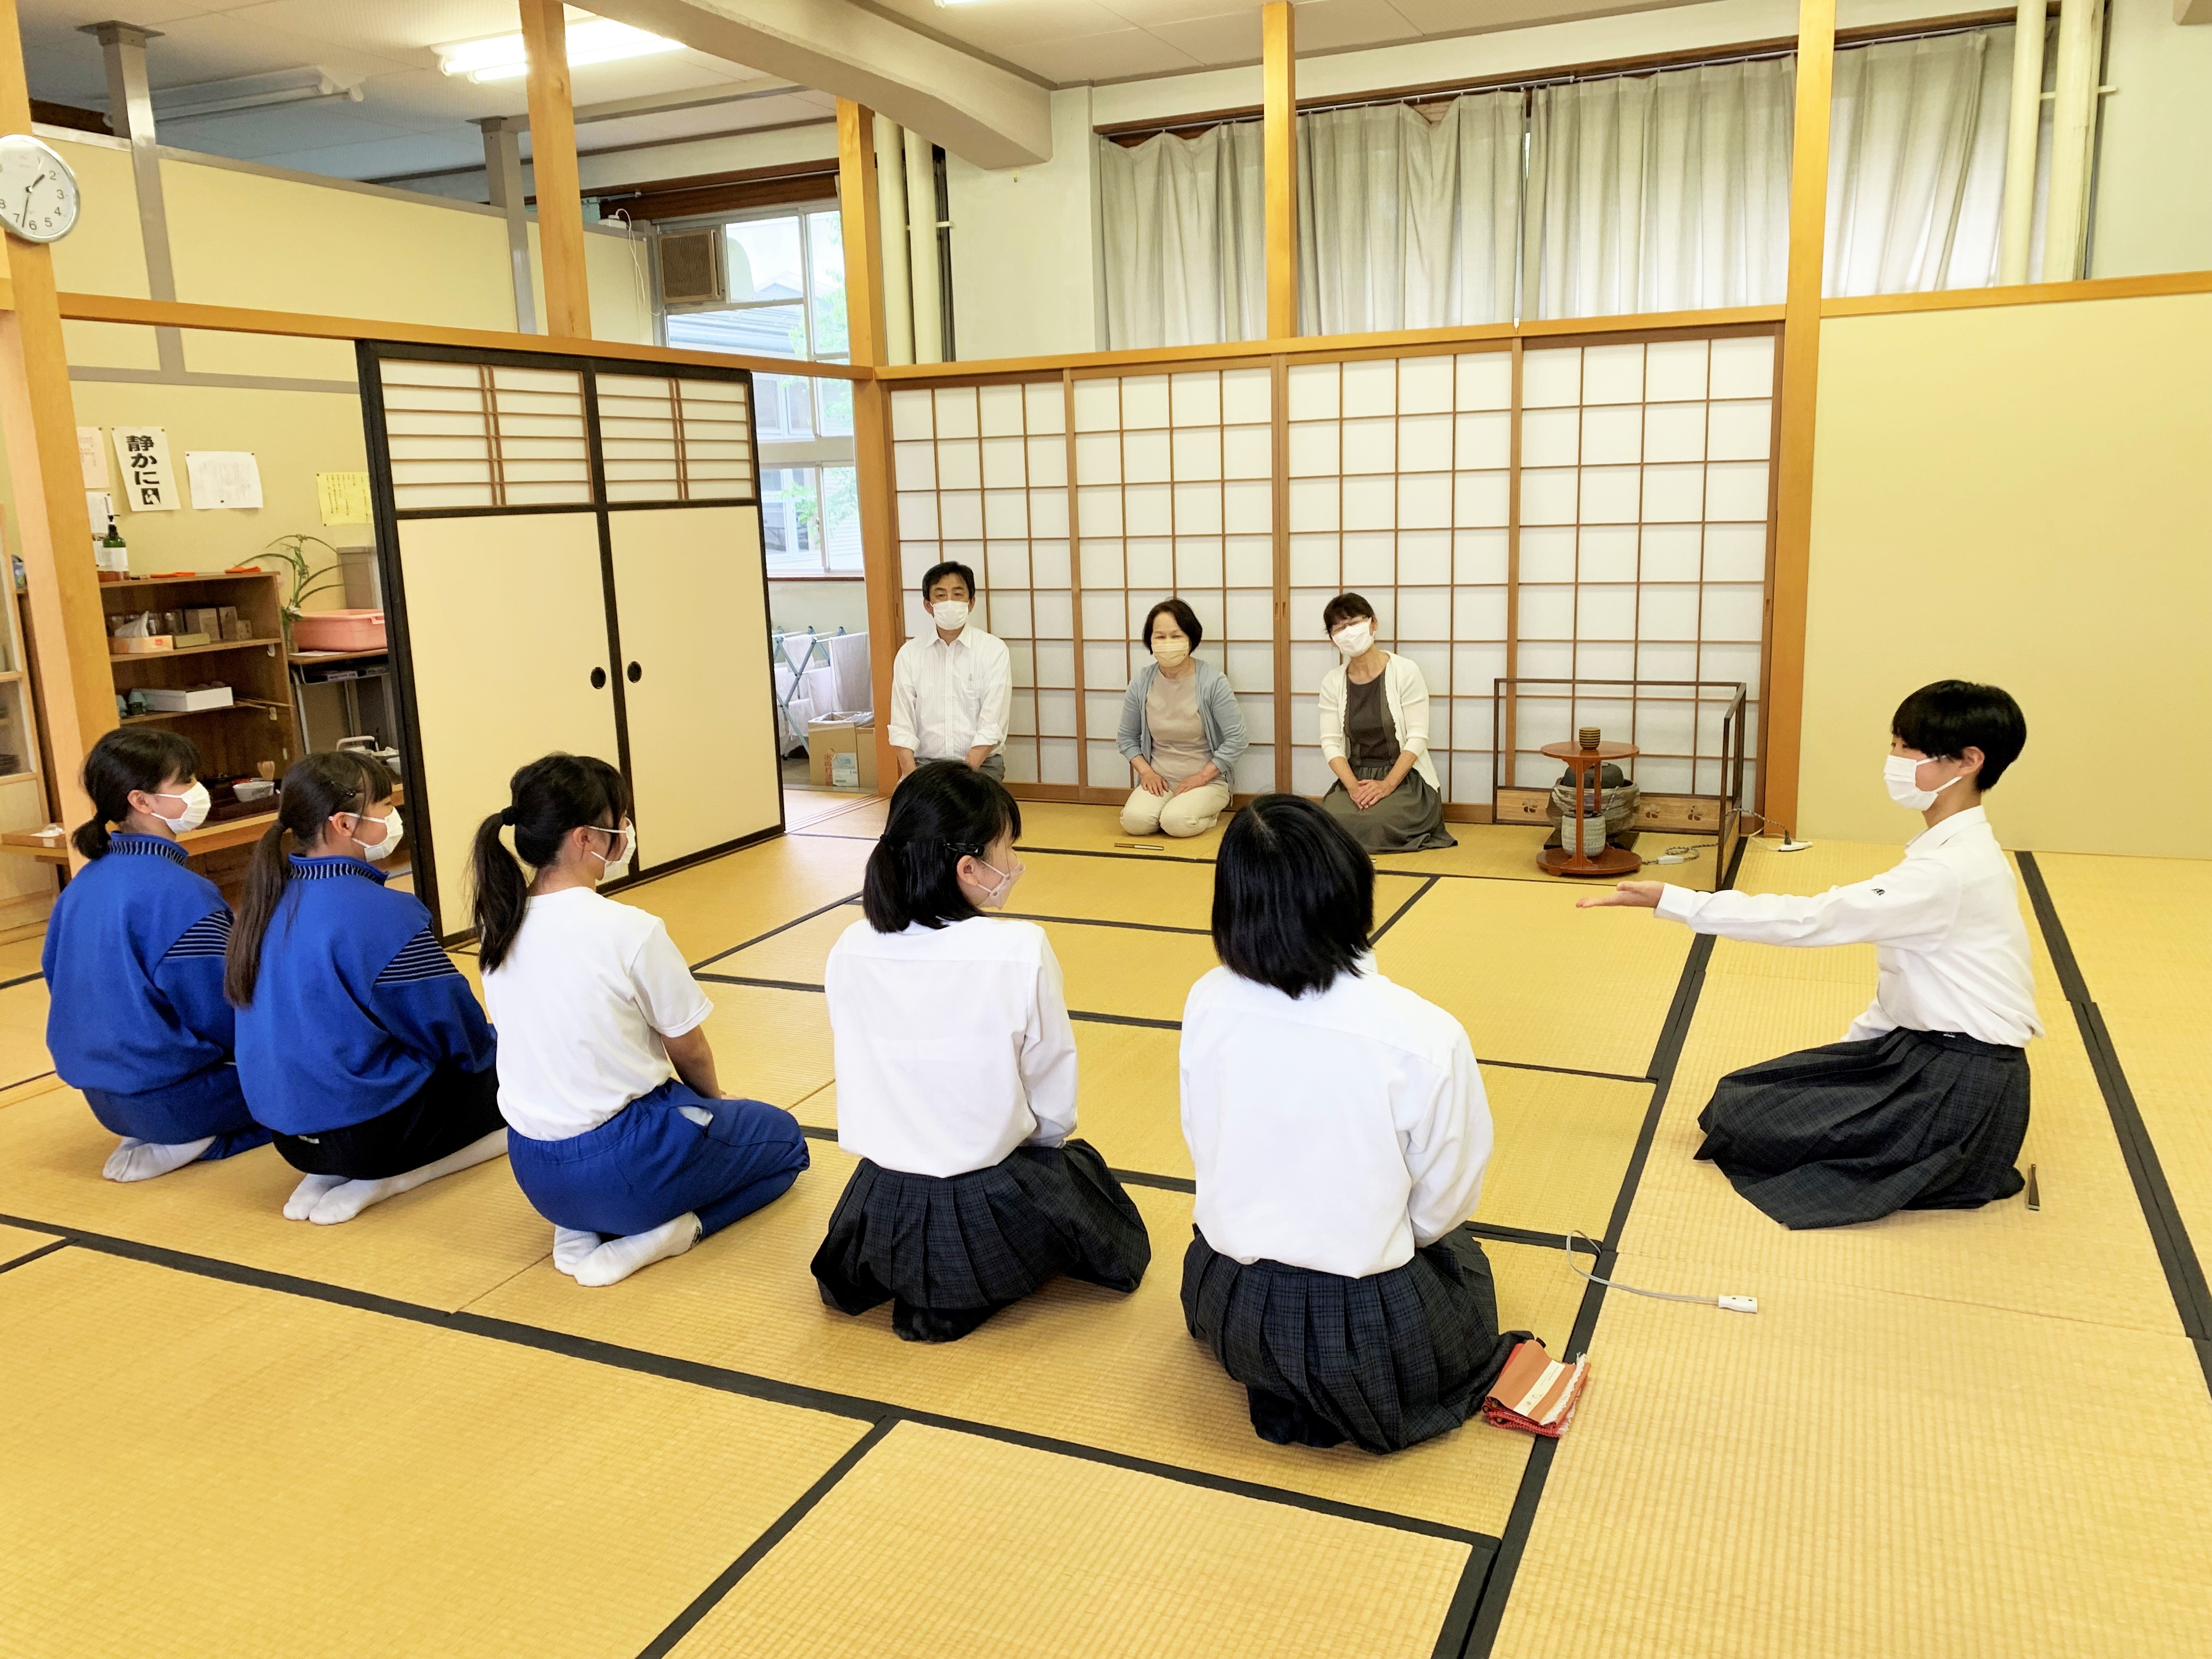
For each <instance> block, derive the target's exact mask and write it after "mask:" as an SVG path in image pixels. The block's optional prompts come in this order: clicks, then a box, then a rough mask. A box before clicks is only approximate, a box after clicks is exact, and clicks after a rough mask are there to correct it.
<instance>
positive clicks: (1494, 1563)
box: [1434, 841, 1750, 1659]
mask: <svg viewBox="0 0 2212 1659" xmlns="http://www.w3.org/2000/svg"><path fill="white" fill-rule="evenodd" d="M1749 845H1750V843H1749V842H1747V841H1740V842H1737V843H1736V848H1735V855H1734V856H1733V857H1732V858H1730V859H1729V866H1728V869H1727V871H1726V872H1725V873H1724V874H1723V877H1722V879H1721V887H1722V888H1723V890H1725V889H1728V888H1731V887H1734V886H1735V878H1736V874H1737V872H1739V871H1740V870H1741V868H1742V867H1743V854H1744V848H1746V847H1747V846H1749ZM1712 955H1713V936H1712V935H1711V934H1710V933H1699V934H1698V935H1697V936H1696V937H1695V938H1694V939H1692V940H1691V942H1690V952H1689V955H1688V957H1686V959H1685V960H1684V962H1683V963H1682V976H1681V978H1680V980H1678V981H1676V982H1675V986H1674V1001H1673V1002H1672V1003H1671V1004H1669V1005H1668V1009H1667V1018H1666V1022H1665V1024H1662V1026H1661V1027H1660V1028H1659V1041H1658V1043H1657V1045H1656V1047H1655V1048H1653V1050H1652V1054H1651V1082H1652V1090H1651V1103H1650V1106H1649V1107H1648V1108H1646V1109H1645V1111H1644V1124H1643V1127H1642V1128H1640V1129H1639V1130H1638V1133H1637V1136H1636V1146H1635V1149H1634V1150H1633V1151H1632V1152H1630V1154H1629V1157H1628V1168H1627V1170H1626V1172H1624V1174H1623V1175H1622V1176H1621V1182H1620V1194H1619V1196H1617V1197H1616V1198H1615V1199H1614V1200H1613V1214H1612V1215H1611V1216H1610V1217H1609V1218H1607V1221H1606V1227H1605V1238H1604V1241H1603V1246H1602V1248H1601V1249H1600V1250H1599V1252H1598V1259H1597V1262H1596V1265H1595V1266H1594V1267H1592V1268H1591V1269H1590V1271H1591V1273H1594V1274H1595V1275H1596V1277H1597V1278H1599V1279H1610V1278H1611V1277H1612V1276H1613V1264H1614V1262H1615V1261H1616V1260H1617V1259H1618V1256H1619V1253H1620V1235H1621V1232H1622V1230H1623V1229H1625V1228H1626V1226H1627V1225H1628V1212H1629V1211H1630V1209H1631V1208H1632V1206H1634V1205H1635V1202H1636V1189H1637V1188H1638V1186H1639V1185H1640V1184H1641V1183H1642V1182H1643V1180H1644V1164H1646V1163H1647V1162H1648V1161H1649V1160H1650V1156H1651V1143H1652V1141H1653V1139H1655V1138H1656V1136H1657V1134H1658V1133H1659V1120H1660V1117H1661V1116H1662V1115H1663V1114H1664V1113H1665V1111H1666V1109H1667V1097H1668V1095H1669V1094H1670V1093H1672V1092H1673V1090H1674V1068H1675V1066H1677V1065H1679V1064H1680V1061H1681V1058H1682V1048H1683V1045H1684V1043H1686V1042H1687V1041H1688V1040H1689V1035H1690V1023H1691V1021H1692V1019H1694V1018H1696V1016H1697V1012H1698V999H1699V995H1700V994H1702V993H1703V992H1704V990H1705V969H1706V965H1707V964H1708V963H1711V960H1712ZM1605 1289H1606V1287H1605V1286H1604V1285H1599V1284H1595V1283H1593V1284H1591V1285H1586V1286H1585V1287H1584V1288H1583V1299H1582V1305H1581V1306H1580V1307H1579V1308H1578V1309H1577V1310H1576V1313H1575V1324H1574V1329H1573V1331H1572V1333H1571V1334H1570V1335H1569V1336H1568V1338H1567V1346H1566V1353H1567V1355H1568V1356H1570V1357H1571V1356H1576V1355H1580V1354H1583V1353H1586V1352H1589V1345H1590V1342H1591V1340H1592V1339H1593V1338H1594V1337H1595V1334H1596V1332H1597V1321H1598V1316H1599V1314H1600V1313H1601V1312H1602V1311H1603V1310H1604V1308H1605ZM1557 1455H1559V1442H1558V1441H1556V1440H1549V1439H1544V1438H1541V1437H1540V1438H1539V1439H1538V1440H1537V1442H1536V1443H1535V1445H1534V1447H1532V1448H1531V1449H1530V1450H1529V1453H1528V1467H1527V1468H1525V1469H1523V1470H1522V1475H1521V1489H1520V1491H1519V1492H1516V1494H1515V1495H1514V1498H1513V1508H1512V1510H1511V1511H1510V1513H1509V1514H1508V1515H1507V1516H1506V1519H1505V1534H1504V1537H1503V1538H1501V1539H1500V1540H1499V1541H1498V1552H1497V1553H1496V1555H1494V1556H1493V1557H1492V1559H1491V1563H1490V1566H1489V1570H1488V1573H1487V1575H1486V1578H1485V1580H1484V1582H1483V1583H1482V1584H1481V1586H1480V1589H1479V1590H1476V1591H1474V1592H1472V1593H1470V1592H1469V1590H1468V1586H1466V1585H1465V1584H1462V1587H1461V1594H1462V1596H1465V1597H1466V1598H1467V1600H1468V1602H1469V1604H1470V1607H1471V1610H1472V1616H1471V1618H1470V1619H1469V1620H1468V1624H1467V1626H1465V1628H1464V1631H1463V1633H1462V1636H1461V1638H1460V1640H1459V1642H1458V1643H1457V1644H1456V1645H1451V1646H1447V1645H1446V1644H1445V1641H1444V1640H1443V1639H1439V1640H1438V1642H1437V1647H1436V1650H1435V1654H1434V1659H1489V1654H1490V1650H1491V1645H1492V1644H1493V1643H1494V1642H1496V1641H1497V1639H1498V1625H1499V1623H1500V1621H1501V1620H1503V1619H1504V1616H1505V1602H1506V1599H1507V1598H1508V1597H1509V1596H1510V1595H1512V1593H1513V1580H1514V1577H1515V1575H1516V1573H1518V1572H1519V1571H1520V1567H1521V1557H1522V1552H1523V1551H1525V1550H1526V1549H1527V1548H1528V1534H1529V1531H1530V1529H1531V1528H1533V1527H1534V1525H1535V1522H1536V1510H1537V1509H1538V1507H1539V1506H1540V1505H1541V1504H1542V1503H1543V1500H1544V1486H1545V1484H1546V1482H1547V1480H1549V1479H1550V1477H1551V1473H1552V1460H1553V1458H1554V1457H1555V1456H1557ZM1473 1567H1474V1563H1472V1562H1469V1563H1468V1568H1469V1571H1473ZM1458 1600H1459V1598H1458V1597H1455V1599H1454V1604H1455V1606H1456V1605H1457V1603H1458ZM1450 1634H1451V1632H1449V1629H1447V1631H1446V1632H1445V1636H1446V1637H1447V1638H1448V1637H1449V1635H1450Z"/></svg>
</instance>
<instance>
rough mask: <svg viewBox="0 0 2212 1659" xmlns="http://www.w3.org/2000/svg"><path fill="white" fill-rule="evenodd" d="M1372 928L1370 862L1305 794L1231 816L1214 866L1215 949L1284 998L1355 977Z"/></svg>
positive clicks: (1266, 801) (1266, 798)
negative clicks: (1344, 977)
mask: <svg viewBox="0 0 2212 1659" xmlns="http://www.w3.org/2000/svg"><path fill="white" fill-rule="evenodd" d="M1374 927H1375V861H1374V860H1372V859H1370V858H1369V857H1368V856H1367V853H1366V849H1365V848H1362V847H1361V846H1360V845H1359V843H1358V842H1356V841H1354V840H1352V837H1351V836H1348V835H1346V833H1345V831H1344V830H1343V829H1342V828H1341V827H1340V826H1339V825H1338V823H1337V822H1336V820H1335V819H1334V818H1332V817H1329V815H1328V813H1327V812H1324V811H1322V809H1321V808H1320V807H1319V806H1318V805H1316V804H1315V803H1313V802H1312V801H1310V800H1308V799H1306V798H1305V797H1304V796H1303V795H1262V796H1261V797H1260V798H1259V799H1257V800H1255V801H1254V802H1253V803H1252V804H1251V805H1249V806H1248V807H1246V808H1245V809H1244V810H1243V811H1241V812H1239V813H1238V814H1237V816H1236V817H1233V818H1231V820H1230V821H1229V828H1228V829H1227V831H1226V832H1225V834H1224V835H1223V836H1222V837H1221V851H1220V854H1219V861H1218V863H1216V865H1215V866H1214V869H1213V951H1214V954H1215V955H1216V956H1218V957H1220V958H1221V960H1222V963H1223V965H1224V966H1225V967H1226V968H1228V969H1229V970H1230V971H1231V973H1233V974H1235V975H1237V976H1238V977H1239V978H1243V979H1249V980H1254V981H1257V982H1258V983H1260V984H1261V985H1272V986H1273V987H1275V989H1277V990H1278V991H1280V992H1282V993H1283V994H1285V996H1292V997H1301V996H1304V994H1306V993H1307V992H1309V991H1326V990H1327V989H1328V987H1330V986H1332V985H1334V984H1335V983H1336V980H1337V976H1338V975H1340V974H1348V973H1356V972H1358V967H1357V964H1358V961H1359V958H1360V957H1362V956H1364V955H1365V954H1366V951H1367V948H1368V935H1369V933H1371V932H1373V930H1374Z"/></svg>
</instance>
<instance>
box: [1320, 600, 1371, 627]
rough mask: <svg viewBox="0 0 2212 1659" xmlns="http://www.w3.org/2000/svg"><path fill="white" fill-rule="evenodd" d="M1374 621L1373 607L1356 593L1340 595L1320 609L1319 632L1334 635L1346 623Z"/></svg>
mask: <svg viewBox="0 0 2212 1659" xmlns="http://www.w3.org/2000/svg"><path fill="white" fill-rule="evenodd" d="M1359 617H1366V618H1367V620H1368V621H1370V622H1373V621H1374V620H1375V607H1374V606H1373V605H1370V604H1368V603H1367V601H1366V600H1365V599H1362V598H1361V597H1360V596H1359V595H1358V594H1357V593H1340V594H1338V595H1337V596H1336V597H1335V598H1334V599H1331V600H1330V601H1329V602H1328V604H1327V605H1323V606H1322V608H1321V631H1322V633H1324V634H1334V633H1335V632H1336V630H1337V629H1340V628H1341V627H1343V626H1344V625H1345V623H1348V622H1354V621H1357V620H1358V618H1359Z"/></svg>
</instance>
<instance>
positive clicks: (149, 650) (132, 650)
mask: <svg viewBox="0 0 2212 1659" xmlns="http://www.w3.org/2000/svg"><path fill="white" fill-rule="evenodd" d="M176 648H177V642H176V641H174V640H173V639H171V638H170V637H169V636H168V635H167V634H153V635H143V636H141V637H140V638H137V639H135V640H121V639H117V638H116V637H115V636H114V635H109V636H108V640H107V649H108V651H109V653H111V654H112V655H114V656H118V657H150V656H152V655H153V654H154V653H155V652H157V651H173V650H175V649H176Z"/></svg>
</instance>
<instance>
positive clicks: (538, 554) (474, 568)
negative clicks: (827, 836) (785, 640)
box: [360, 342, 782, 935]
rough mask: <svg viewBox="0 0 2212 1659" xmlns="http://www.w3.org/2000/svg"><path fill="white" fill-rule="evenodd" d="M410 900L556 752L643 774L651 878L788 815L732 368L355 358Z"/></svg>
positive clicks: (741, 401) (455, 865)
mask: <svg viewBox="0 0 2212 1659" xmlns="http://www.w3.org/2000/svg"><path fill="white" fill-rule="evenodd" d="M360 361H361V379H362V406H363V409H364V411H365V414H366V416H367V419H368V437H369V455H370V464H371V479H372V485H373V488H374V494H375V497H376V506H377V540H378V545H379V554H380V568H381V570H382V573H383V580H384V595H385V605H386V616H387V618H388V620H389V623H390V633H391V640H392V661H393V667H394V671H395V672H396V675H397V677H398V683H399V690H400V699H399V702H400V708H401V716H402V718H401V729H402V750H403V761H404V769H405V772H406V778H407V786H408V803H407V816H408V826H409V832H410V833H409V839H410V844H411V846H412V847H413V848H414V849H415V854H416V893H417V894H418V895H419V896H421V897H422V901H423V902H424V903H426V904H428V906H429V907H430V909H431V912H432V914H433V915H434V916H435V917H436V918H437V921H438V925H439V927H440V928H441V931H442V932H443V933H447V934H448V935H451V934H453V933H459V932H460V931H462V930H464V929H465V927H467V926H468V917H467V910H466V904H467V865H468V855H469V848H470V842H471V838H472V837H473V836H474V835H475V832H476V829H477V825H478V824H479V823H482V821H483V819H484V817H486V816H488V815H489V814H490V813H491V812H494V811H498V810H499V809H501V807H503V806H504V805H506V804H507V780H508V778H509V776H510V775H512V773H513V771H514V769H516V768H517V767H519V766H520V765H522V764H523V763H526V762H527V761H530V760H532V759H535V758H536V757H538V756H540V755H543V754H546V753H549V752H550V751H552V750H568V751H570V752H573V753H580V754H592V755H597V756H599V757H602V758H604V759H606V760H608V761H611V762H613V763H616V764H617V765H618V766H619V767H620V768H621V769H622V770H623V774H624V775H625V777H626V778H627V779H628V781H629V787H630V793H631V796H632V799H633V801H634V811H633V817H634V818H635V822H636V825H637V832H638V834H637V863H636V868H637V869H638V871H639V872H641V873H645V872H653V871H655V870H659V869H665V868H666V867H668V866H671V865H672V864H675V863H677V862H679V861H681V860H685V859H688V858H692V857H696V856H697V855H699V854H702V853H705V852H709V851H713V850H716V849H718V848H726V847H729V846H733V845H737V844H739V843H741V842H744V841H746V840H748V839H750V838H752V837H754V836H758V835H761V834H763V833H766V832H769V831H773V830H775V829H777V828H779V827H780V826H781V823H782V796H781V787H780V783H779V775H778V769H777V762H776V756H775V724H774V713H773V708H772V701H773V696H774V693H773V682H772V679H771V678H770V673H769V646H768V601H767V574H766V570H765V567H764V564H763V554H762V544H761V527H760V506H759V501H758V490H757V486H756V482H755V480H756V476H757V475H756V471H755V465H754V453H755V452H754V447H753V435H752V418H751V407H750V391H751V386H750V377H749V376H747V375H746V374H744V372H743V371H740V370H727V371H717V370H714V369H709V368H696V369H693V368H686V369H684V370H683V371H681V372H680V373H679V374H649V373H641V372H640V367H639V366H638V365H636V364H633V363H625V362H615V361H605V360H597V359H580V360H579V359H564V358H560V357H556V356H539V355H537V354H520V353H463V352H458V351H442V350H439V349H435V348H428V347H413V346H407V347H402V346H397V345H384V344H380V343H374V342H365V343H363V344H362V347H361V351H360Z"/></svg>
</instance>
